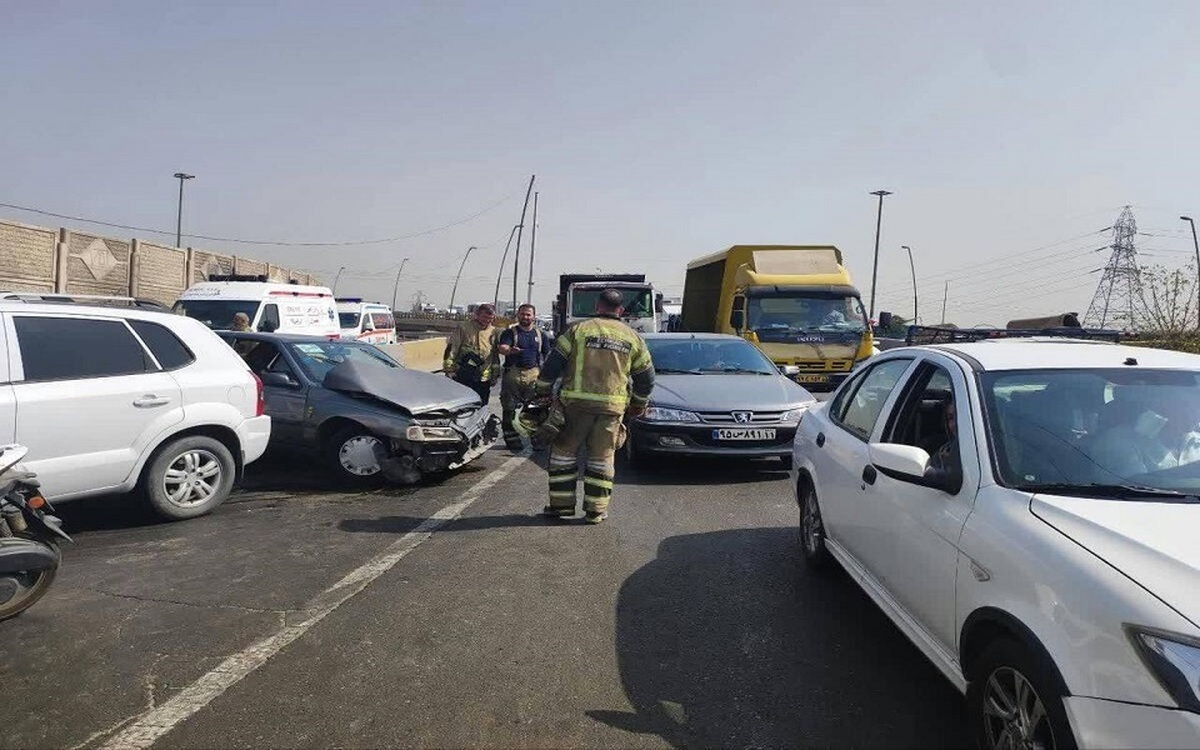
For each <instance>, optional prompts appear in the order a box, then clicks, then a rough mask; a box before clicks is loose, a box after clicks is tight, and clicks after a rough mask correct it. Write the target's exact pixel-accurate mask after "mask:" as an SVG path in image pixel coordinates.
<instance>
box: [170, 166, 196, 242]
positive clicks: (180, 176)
mask: <svg viewBox="0 0 1200 750" xmlns="http://www.w3.org/2000/svg"><path fill="white" fill-rule="evenodd" d="M195 178H196V175H194V174H184V173H183V172H176V173H175V179H177V180H179V210H178V211H176V212H175V247H180V245H181V244H182V242H183V181H184V180H192V179H195Z"/></svg>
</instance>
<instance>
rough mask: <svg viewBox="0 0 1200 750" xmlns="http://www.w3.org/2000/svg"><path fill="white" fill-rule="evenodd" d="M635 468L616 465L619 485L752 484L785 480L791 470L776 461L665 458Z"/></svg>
mask: <svg viewBox="0 0 1200 750" xmlns="http://www.w3.org/2000/svg"><path fill="white" fill-rule="evenodd" d="M649 460H650V461H651V463H648V464H642V465H640V466H638V467H637V468H632V467H630V466H629V464H627V463H625V462H624V461H618V462H617V483H618V484H635V485H650V486H653V485H677V486H678V485H696V484H705V485H716V484H753V483H756V482H764V481H771V480H774V479H782V478H785V477H787V476H788V473H789V470H788V469H785V468H784V465H783V464H782V463H781V462H780V461H778V460H775V459H754V460H748V459H744V458H743V459H736V458H726V457H719V456H717V457H710V458H691V457H679V458H666V459H659V458H655V459H649Z"/></svg>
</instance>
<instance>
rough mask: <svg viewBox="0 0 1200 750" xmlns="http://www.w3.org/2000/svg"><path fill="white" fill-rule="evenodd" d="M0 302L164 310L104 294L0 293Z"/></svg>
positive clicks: (159, 305)
mask: <svg viewBox="0 0 1200 750" xmlns="http://www.w3.org/2000/svg"><path fill="white" fill-rule="evenodd" d="M0 300H6V301H9V302H14V301H15V302H47V303H52V304H60V305H99V306H101V307H141V308H147V309H150V310H166V309H167V306H166V305H164V304H163V303H161V302H159V301H158V300H153V299H146V298H145V297H118V296H112V295H106V294H62V293H58V292H10V291H3V292H0Z"/></svg>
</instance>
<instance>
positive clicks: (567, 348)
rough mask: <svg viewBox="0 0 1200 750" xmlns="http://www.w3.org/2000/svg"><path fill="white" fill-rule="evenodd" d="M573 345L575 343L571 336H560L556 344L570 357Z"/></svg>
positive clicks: (556, 346)
mask: <svg viewBox="0 0 1200 750" xmlns="http://www.w3.org/2000/svg"><path fill="white" fill-rule="evenodd" d="M573 347H574V343H573V342H572V341H571V337H570V336H560V337H559V338H558V343H556V344H555V348H557V349H559V350H560V351H561V352H562V353H563V354H564V355H565V356H568V357H569V356H571V349H572V348H573Z"/></svg>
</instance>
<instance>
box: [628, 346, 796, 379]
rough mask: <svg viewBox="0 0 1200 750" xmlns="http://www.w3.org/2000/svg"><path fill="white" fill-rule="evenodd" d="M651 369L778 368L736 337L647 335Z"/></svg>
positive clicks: (752, 370)
mask: <svg viewBox="0 0 1200 750" xmlns="http://www.w3.org/2000/svg"><path fill="white" fill-rule="evenodd" d="M646 346H647V347H648V348H649V349H650V358H651V359H652V360H653V361H654V369H655V370H656V371H657V372H659V373H662V374H666V375H670V374H672V373H692V374H700V375H703V374H707V373H721V372H729V373H747V374H755V375H778V374H779V371H778V370H776V369H775V366H774V365H773V364H771V361H770V360H769V359H767V358H766V357H765V356H763V354H762V352H760V351H759V350H758V349H756V348H755V347H754V346H753V345H752V344H750V343H748V342H746V341H742V340H740V339H729V340H719V339H691V338H689V339H685V340H671V339H654V338H651V339H647V340H646Z"/></svg>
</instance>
